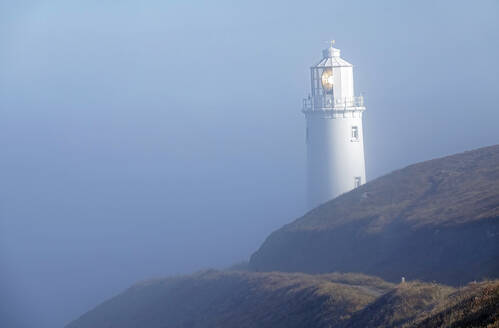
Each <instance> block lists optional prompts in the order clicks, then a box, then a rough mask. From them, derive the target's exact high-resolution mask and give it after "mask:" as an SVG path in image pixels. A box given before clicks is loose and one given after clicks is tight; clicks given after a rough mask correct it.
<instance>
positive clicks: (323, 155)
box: [304, 48, 366, 208]
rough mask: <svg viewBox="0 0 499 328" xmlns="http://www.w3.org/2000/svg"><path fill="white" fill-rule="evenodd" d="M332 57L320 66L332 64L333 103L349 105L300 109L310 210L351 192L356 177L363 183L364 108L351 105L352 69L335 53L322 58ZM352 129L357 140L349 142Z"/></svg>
mask: <svg viewBox="0 0 499 328" xmlns="http://www.w3.org/2000/svg"><path fill="white" fill-rule="evenodd" d="M331 49H334V48H331ZM335 50H336V49H335ZM334 54H335V55H336V57H335V58H332V59H333V60H329V61H328V60H327V57H325V58H324V59H323V60H322V61H321V63H324V62H331V63H332V68H333V78H334V85H333V94H334V98H335V102H337V101H340V103H343V102H344V101H345V99H346V100H347V101H348V102H350V103H349V104H347V105H346V106H344V105H340V106H337V107H336V108H322V107H323V106H322V105H323V104H322V102H315V103H314V104H313V106H312V107H311V108H306V109H304V113H305V116H306V124H307V127H306V128H307V133H306V138H307V166H308V167H307V170H308V203H309V207H310V208H313V207H316V206H317V205H320V204H321V203H324V202H326V201H328V200H331V199H333V198H336V197H337V196H339V195H341V194H343V193H345V192H348V191H350V190H352V189H354V188H355V178H356V177H360V180H361V181H360V182H361V184H364V183H365V182H366V173H365V172H366V171H365V161H364V140H363V128H362V113H363V111H364V110H365V107H363V104H358V103H352V100H353V99H354V97H355V93H354V85H353V69H352V65H350V64H349V63H348V62H346V61H344V60H342V59H341V58H339V51H332V50H330V51H324V55H325V56H331V55H334ZM318 65H322V66H321V67H324V66H323V64H318ZM317 67H319V66H317ZM312 96H314V95H312ZM354 126H356V127H357V129H358V138H357V139H354V138H352V127H354Z"/></svg>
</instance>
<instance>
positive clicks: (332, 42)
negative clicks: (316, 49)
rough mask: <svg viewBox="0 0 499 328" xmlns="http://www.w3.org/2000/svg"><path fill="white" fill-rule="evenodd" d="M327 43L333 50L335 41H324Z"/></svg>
mask: <svg viewBox="0 0 499 328" xmlns="http://www.w3.org/2000/svg"><path fill="white" fill-rule="evenodd" d="M324 42H326V43H329V44H330V45H331V48H332V47H333V46H334V43H335V42H336V41H335V40H331V41H324Z"/></svg>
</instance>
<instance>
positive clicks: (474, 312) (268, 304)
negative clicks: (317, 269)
mask: <svg viewBox="0 0 499 328" xmlns="http://www.w3.org/2000/svg"><path fill="white" fill-rule="evenodd" d="M498 295H499V281H491V282H484V283H478V284H470V285H468V286H466V287H464V288H461V289H456V288H453V287H449V286H443V285H438V284H433V283H421V282H408V283H405V284H399V285H393V284H390V283H387V282H385V281H383V280H381V279H379V278H375V277H369V276H365V275H359V274H337V273H333V274H326V275H307V274H297V273H277V272H271V273H256V272H227V271H225V272H221V271H214V270H210V271H205V272H201V273H197V274H194V275H190V276H183V277H176V278H167V279H157V280H152V281H148V282H144V283H139V284H136V285H134V286H132V287H131V288H129V289H128V290H126V291H125V292H124V293H122V294H120V295H118V296H116V297H114V298H112V299H110V300H109V301H107V302H104V303H103V304H101V305H99V306H97V307H96V308H95V309H93V310H92V311H90V312H88V313H86V314H84V315H83V316H81V317H80V318H79V319H77V320H75V321H73V322H72V323H70V324H68V325H67V326H66V328H131V327H134V328H139V327H140V328H215V327H216V328H235V327H237V328H240V327H242V328H266V327H268V328H271V327H272V328H274V327H277V328H279V327H282V328H293V327H296V328H303V327H313V328H331V327H336V328H365V327H371V328H396V327H404V328H433V327H454V328H460V327H463V328H464V327H470V326H473V327H497V324H499V306H497V305H498V301H499V299H498ZM493 324H496V326H493Z"/></svg>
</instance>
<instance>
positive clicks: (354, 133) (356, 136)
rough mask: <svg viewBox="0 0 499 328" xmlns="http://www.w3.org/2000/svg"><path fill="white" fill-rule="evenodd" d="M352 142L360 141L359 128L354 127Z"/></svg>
mask: <svg viewBox="0 0 499 328" xmlns="http://www.w3.org/2000/svg"><path fill="white" fill-rule="evenodd" d="M351 138H352V141H359V127H357V126H352V135H351Z"/></svg>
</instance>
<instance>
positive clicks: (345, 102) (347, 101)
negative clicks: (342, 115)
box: [302, 96, 366, 113]
mask: <svg viewBox="0 0 499 328" xmlns="http://www.w3.org/2000/svg"><path fill="white" fill-rule="evenodd" d="M365 109H366V107H365V106H364V97H363V96H359V97H350V98H343V99H337V98H333V97H327V96H326V97H325V96H318V97H309V98H305V99H303V108H302V111H303V112H304V113H305V112H315V111H319V112H321V111H324V112H327V111H364V110H365Z"/></svg>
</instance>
